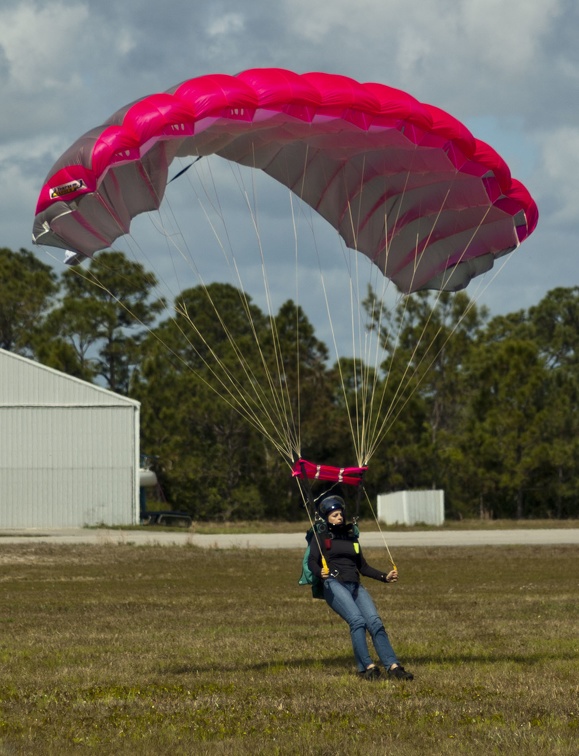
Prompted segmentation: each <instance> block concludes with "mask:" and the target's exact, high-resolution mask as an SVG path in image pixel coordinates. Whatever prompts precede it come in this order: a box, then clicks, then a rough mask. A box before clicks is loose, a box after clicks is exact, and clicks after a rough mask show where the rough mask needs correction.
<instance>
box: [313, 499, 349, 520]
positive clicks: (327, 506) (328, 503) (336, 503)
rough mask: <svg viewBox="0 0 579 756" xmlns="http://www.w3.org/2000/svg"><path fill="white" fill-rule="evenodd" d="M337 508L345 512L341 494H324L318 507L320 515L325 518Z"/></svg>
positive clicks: (344, 503)
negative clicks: (324, 496)
mask: <svg viewBox="0 0 579 756" xmlns="http://www.w3.org/2000/svg"><path fill="white" fill-rule="evenodd" d="M337 509H339V510H341V512H342V514H345V512H346V502H345V501H344V499H342V497H341V496H326V498H325V499H324V500H323V501H322V503H321V504H320V506H319V507H318V512H319V513H320V516H321V517H323V518H324V520H326V519H327V518H328V515H329V514H331V513H332V512H335V511H336V510H337Z"/></svg>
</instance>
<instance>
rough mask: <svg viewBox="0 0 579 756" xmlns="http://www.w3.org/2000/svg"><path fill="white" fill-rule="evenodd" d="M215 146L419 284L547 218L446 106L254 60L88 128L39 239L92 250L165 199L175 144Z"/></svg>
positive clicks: (491, 256)
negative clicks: (256, 64)
mask: <svg viewBox="0 0 579 756" xmlns="http://www.w3.org/2000/svg"><path fill="white" fill-rule="evenodd" d="M211 154H215V155H219V156H221V157H223V158H225V159H227V160H231V161H235V162H236V163H239V164H242V165H245V166H250V167H253V168H258V169H261V170H262V171H264V172H265V173H267V174H269V175H270V176H272V177H273V178H274V179H277V181H279V182H281V183H282V184H284V185H285V186H287V187H289V189H290V190H291V191H292V192H294V193H295V194H296V195H298V196H299V197H300V198H301V199H302V200H304V201H305V202H306V203H307V204H308V205H310V206H311V207H312V208H314V210H315V211H317V212H318V213H319V214H320V215H321V216H323V217H324V218H325V219H326V220H327V221H328V222H329V223H330V224H331V225H332V226H334V228H335V229H336V230H337V231H338V233H339V234H340V235H341V237H342V238H343V239H344V241H345V243H346V244H347V246H348V247H350V248H352V249H354V250H357V251H359V252H361V253H363V254H365V255H367V256H368V257H369V258H370V260H371V261H372V262H373V263H375V264H376V265H377V266H378V267H379V268H380V270H381V271H382V272H383V273H384V275H386V276H387V277H388V278H389V279H391V280H392V281H394V283H395V284H396V285H397V286H398V288H399V289H400V290H401V291H402V292H406V293H408V292H412V291H416V290H418V289H423V288H433V289H440V290H458V289H461V288H463V287H464V286H466V285H467V284H468V282H469V281H470V280H471V278H472V277H473V276H476V275H478V274H480V273H483V272H485V271H487V270H489V269H490V268H491V267H492V265H493V262H494V260H495V258H497V257H500V256H502V255H504V254H506V253H508V252H510V251H512V250H513V249H515V248H516V247H517V246H518V245H519V244H520V243H521V242H522V241H523V240H524V239H526V238H527V237H528V236H529V235H530V234H531V233H532V231H533V230H534V228H535V226H536V224H537V219H538V212H537V207H536V205H535V202H534V201H533V199H532V198H531V196H530V194H529V192H528V191H527V190H526V189H525V187H524V186H523V185H522V184H521V183H520V182H518V181H516V180H515V179H513V178H511V175H510V171H509V168H508V166H507V165H506V163H505V162H504V160H503V159H502V158H501V157H500V156H499V155H498V154H497V153H496V152H495V151H494V150H493V149H492V148H491V147H490V146H488V145H487V144H485V143H483V142H481V141H479V140H477V139H475V138H474V137H473V135H472V134H471V133H470V132H469V130H468V129H467V128H466V127H465V126H463V125H462V124H461V123H460V122H459V121H457V120H456V119H455V118H453V117H452V116H450V115H449V114H447V113H445V112H444V111H442V110H440V109H439V108H436V107H434V106H432V105H427V104H424V103H421V102H419V101H417V100H416V99H414V98H413V97H411V96H410V95H409V94H406V93H404V92H402V91H400V90H397V89H393V88H391V87H388V86H384V85H382V84H375V83H369V84H361V83H358V82H356V81H354V80H353V79H350V78H347V77H344V76H338V75H332V74H326V73H308V74H302V75H298V74H296V73H292V72H291V71H287V70H282V69H254V70H248V71H244V72H242V73H240V74H238V75H237V76H227V75H222V74H215V75H208V76H201V77H199V78H195V79H190V80H188V81H185V82H183V83H181V84H179V85H178V86H176V87H173V88H172V89H170V90H168V91H167V92H165V93H161V94H154V95H151V96H148V97H144V98H143V99H141V100H138V101H137V102H134V103H131V104H129V105H127V106H125V107H124V108H121V109H120V110H118V111H117V112H116V113H115V114H114V115H112V116H111V117H110V118H109V119H108V120H107V121H106V122H105V123H104V124H103V125H101V126H97V127H96V128H94V129H92V130H91V131H89V132H88V133H86V134H85V135H84V136H82V137H81V138H80V139H78V140H77V141H76V142H75V143H74V144H73V145H72V146H71V147H70V148H69V149H68V150H67V151H66V152H65V153H64V154H63V155H62V156H61V158H60V159H59V160H58V161H57V162H56V164H55V165H54V166H53V168H52V169H51V171H50V173H49V175H48V177H47V179H46V182H45V184H44V186H43V188H42V191H41V193H40V197H39V199H38V205H37V209H36V217H35V221H34V229H33V241H34V242H35V243H37V244H43V245H49V246H54V247H61V248H63V249H66V250H69V251H70V252H71V253H72V254H71V253H69V255H68V256H69V261H70V262H78V261H81V260H82V259H84V258H85V257H90V256H92V254H93V253H94V252H96V251H97V250H99V249H104V248H107V247H109V246H110V245H111V244H112V243H113V242H114V241H115V239H116V238H118V237H119V236H121V235H123V234H126V233H128V232H129V230H130V224H131V220H132V218H134V217H135V216H136V215H138V214H139V213H143V212H147V211H151V210H154V209H156V208H158V207H159V206H160V204H161V202H162V199H163V194H164V192H165V188H166V185H167V181H168V176H169V166H170V165H171V162H172V161H173V160H174V159H175V158H177V157H184V156H206V155H211Z"/></svg>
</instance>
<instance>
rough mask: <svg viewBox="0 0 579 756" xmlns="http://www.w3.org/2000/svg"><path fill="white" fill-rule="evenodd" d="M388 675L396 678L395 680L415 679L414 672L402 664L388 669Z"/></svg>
mask: <svg viewBox="0 0 579 756" xmlns="http://www.w3.org/2000/svg"><path fill="white" fill-rule="evenodd" d="M388 677H391V678H394V679H395V680H414V675H413V674H412V672H407V671H406V670H405V669H404V667H403V666H402V665H401V664H399V665H398V666H397V667H390V669H389V670H388Z"/></svg>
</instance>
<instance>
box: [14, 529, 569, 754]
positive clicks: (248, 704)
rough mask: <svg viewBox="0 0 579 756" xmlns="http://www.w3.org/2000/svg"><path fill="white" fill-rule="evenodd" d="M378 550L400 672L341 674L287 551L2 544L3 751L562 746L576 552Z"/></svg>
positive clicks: (380, 595) (343, 641)
mask: <svg viewBox="0 0 579 756" xmlns="http://www.w3.org/2000/svg"><path fill="white" fill-rule="evenodd" d="M367 556H368V558H369V561H370V562H371V563H374V564H376V566H381V565H382V564H383V563H386V559H385V555H384V554H383V553H381V552H379V551H374V550H369V551H368V553H367ZM394 556H395V559H396V561H397V564H398V568H399V570H400V574H401V581H400V583H398V584H397V585H393V586H385V585H383V584H380V583H375V582H374V581H366V584H367V585H368V587H369V588H370V590H371V592H372V594H373V596H374V598H375V599H376V603H377V604H378V607H379V609H380V612H381V614H382V616H383V618H384V620H385V623H386V627H387V629H388V630H389V633H390V637H391V640H392V642H393V645H394V647H395V648H396V650H397V652H398V654H399V656H400V657H401V660H402V661H403V663H404V664H405V665H406V667H407V668H408V669H411V670H412V671H413V672H414V673H415V675H416V679H415V680H414V681H413V682H412V683H402V684H400V683H397V684H396V683H394V682H391V681H388V680H384V681H380V682H375V683H371V682H367V681H362V680H359V679H358V678H357V677H356V675H355V674H354V665H353V660H352V655H351V648H350V643H349V635H348V632H347V627H346V625H345V624H344V623H343V622H342V621H341V620H339V619H338V618H337V617H336V616H335V615H333V614H332V613H331V611H330V610H329V609H328V607H327V606H326V605H325V603H323V602H321V601H313V600H312V599H311V598H310V594H309V589H307V588H302V587H299V586H298V585H297V578H298V575H299V572H300V570H299V562H300V560H301V553H299V552H297V551H287V552H267V553H265V552H257V551H228V552H220V553H212V552H209V553H208V552H205V551H201V550H198V549H196V548H194V547H191V546H186V547H176V546H171V547H160V546H142V547H137V546H131V545H122V546H118V545H100V546H78V547H77V546H50V545H33V544H24V545H17V546H16V545H8V544H6V545H2V544H1V542H0V581H1V591H0V630H1V632H0V754H55V755H56V754H58V755H59V756H60V755H61V754H75V753H95V754H99V756H100V755H101V754H139V755H140V754H144V755H147V754H171V755H172V756H176V755H177V754H241V755H244V754H253V755H254V756H255V755H256V754H316V755H318V754H319V755H324V754H328V755H329V754H332V755H333V756H334V755H336V754H365V755H369V756H374V755H376V756H377V755H378V754H380V755H383V754H399V755H400V756H404V755H406V754H467V753H468V754H495V753H497V754H499V753H500V754H503V753H507V752H510V753H512V754H545V755H546V756H547V755H549V756H550V755H551V754H577V753H578V752H579V638H578V630H579V601H578V595H579V594H578V589H579V565H578V560H577V549H576V548H575V547H571V546H569V547H566V546H561V547H532V548H531V547H500V548H491V547H477V548H474V549H469V550H468V551H467V550H466V549H461V548H455V549H409V548H407V549H400V550H397V553H396V554H394Z"/></svg>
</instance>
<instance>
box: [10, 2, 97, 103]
mask: <svg viewBox="0 0 579 756" xmlns="http://www.w3.org/2000/svg"><path fill="white" fill-rule="evenodd" d="M88 13H89V11H88V5H87V4H85V3H82V4H80V5H78V4H77V5H72V4H71V3H64V2H59V0H55V2H54V3H50V4H48V5H46V6H43V7H40V8H39V7H36V6H35V5H34V4H33V3H30V2H24V3H21V4H19V5H17V6H15V7H13V8H4V9H0V48H1V49H2V51H3V55H4V58H5V60H6V62H7V66H8V71H7V72H8V77H7V79H5V80H4V87H9V88H10V89H13V90H17V91H18V92H20V93H44V94H45V95H46V94H47V92H49V91H51V90H54V89H57V88H60V87H62V86H63V85H65V84H66V86H73V87H76V86H78V85H79V83H80V76H79V75H78V68H77V64H78V61H79V60H81V59H82V55H81V53H82V51H81V49H79V45H78V38H79V36H82V31H83V28H86V24H87V20H88Z"/></svg>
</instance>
